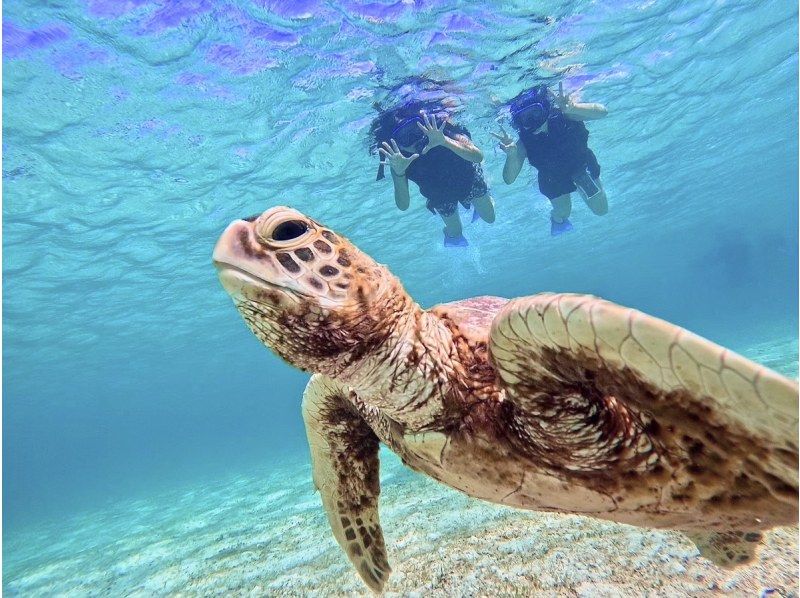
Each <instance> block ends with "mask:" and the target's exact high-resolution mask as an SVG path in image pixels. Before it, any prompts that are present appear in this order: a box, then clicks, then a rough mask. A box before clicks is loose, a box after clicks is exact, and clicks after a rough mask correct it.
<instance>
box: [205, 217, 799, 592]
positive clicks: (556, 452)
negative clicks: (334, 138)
mask: <svg viewBox="0 0 800 598" xmlns="http://www.w3.org/2000/svg"><path fill="white" fill-rule="evenodd" d="M213 259H214V263H215V265H216V267H217V269H218V273H219V277H220V280H221V282H222V284H223V286H224V287H225V289H226V290H227V292H228V293H229V294H230V295H231V296H232V298H233V300H234V303H235V304H236V307H237V309H238V310H239V312H240V313H241V315H242V317H243V318H244V320H245V322H246V323H247V325H248V326H249V327H250V329H251V330H252V331H253V332H254V333H255V335H256V336H257V337H258V338H259V339H261V341H263V342H264V344H266V345H267V346H268V347H269V348H270V349H272V350H273V351H274V352H275V353H277V354H278V355H279V356H280V357H282V358H283V359H284V360H286V361H288V362H289V363H290V364H292V365H294V366H296V367H298V368H300V369H301V370H304V371H306V372H311V373H312V374H313V375H312V376H311V380H310V381H309V383H308V386H307V387H306V390H305V392H304V396H303V406H302V410H303V418H304V421H305V426H306V431H307V434H308V441H309V445H310V448H311V460H312V466H313V467H312V469H313V478H314V483H315V485H316V487H317V489H318V490H319V491H320V494H321V497H322V504H323V506H324V508H325V511H326V513H327V516H328V521H329V522H330V525H331V528H332V530H333V534H334V536H335V537H336V540H337V541H338V543H339V544H340V546H341V547H342V549H343V550H344V551H345V553H346V554H347V556H348V558H349V559H350V561H351V562H352V564H353V565H354V566H355V568H356V569H357V571H358V573H359V575H360V576H361V578H362V579H363V581H364V582H365V583H366V584H367V585H368V586H369V587H370V588H371V589H372V590H373V591H376V592H377V591H381V590H382V588H383V586H384V584H385V583H386V580H387V579H388V577H389V573H390V568H389V563H388V560H387V554H386V548H385V544H384V539H383V533H382V530H381V526H380V523H379V520H378V494H379V492H380V488H379V479H378V446H379V443H381V442H382V443H384V444H385V445H386V446H387V447H389V449H391V450H392V451H394V452H395V453H397V454H398V455H399V456H400V458H401V459H402V460H403V462H404V463H405V464H406V465H407V466H409V467H411V468H412V469H414V470H416V471H419V472H423V473H425V474H427V475H429V476H431V477H433V478H435V479H436V480H439V481H440V482H442V483H444V484H447V485H448V486H451V487H452V488H456V489H457V490H460V491H462V492H465V493H466V494H468V495H470V496H474V497H477V498H481V499H484V500H487V501H491V502H494V503H499V504H503V505H510V506H513V507H519V508H524V509H533V510H538V511H559V512H568V513H579V514H582V515H589V516H592V517H599V518H602V519H608V520H611V521H618V522H622V523H628V524H633V525H638V526H644V527H657V528H671V529H677V530H682V531H684V532H685V533H686V534H687V535H688V536H689V537H690V538H691V539H692V540H693V541H694V542H695V544H696V545H697V546H698V548H699V550H700V554H701V555H703V556H706V557H708V558H710V559H711V560H712V561H714V562H715V563H717V564H720V565H724V566H735V565H737V564H741V563H746V562H748V561H750V560H751V559H752V558H753V555H754V551H755V547H756V546H757V545H758V543H759V541H760V539H761V534H760V533H759V532H760V531H761V530H766V529H769V528H771V527H774V526H777V525H788V524H796V523H797V520H798V491H797V478H798V475H797V469H798V453H797V444H796V441H797V434H798V400H797V399H798V388H797V384H796V383H795V382H794V381H791V380H789V379H786V378H784V377H782V376H780V375H778V374H776V373H775V372H773V371H771V370H769V369H767V368H764V367H761V366H759V365H757V364H755V363H753V362H751V361H749V360H747V359H744V358H743V357H740V356H739V355H737V354H735V353H732V352H730V351H728V350H726V349H724V348H722V347H720V346H718V345H715V344H714V343H712V342H709V341H707V340H705V339H702V338H700V337H698V336H696V335H694V334H692V333H690V332H687V331H686V330H683V329H681V328H679V327H677V326H674V325H672V324H669V323H667V322H665V321H663V320H659V319H657V318H653V317H650V316H647V315H645V314H643V313H641V312H638V311H635V310H633V309H628V308H625V307H621V306H619V305H616V304H614V303H610V302H608V301H604V300H602V299H599V298H596V297H593V296H589V295H576V294H554V293H542V294H538V295H533V296H530V297H523V298H520V299H513V300H506V299H501V298H498V297H475V298H472V299H467V300H465V301H457V302H454V303H447V304H443V305H438V306H436V307H433V308H431V309H427V310H426V309H422V308H421V307H420V306H419V305H417V304H416V303H415V302H414V301H413V300H412V299H411V297H409V295H408V294H407V293H406V292H405V290H404V289H403V287H402V285H401V284H400V282H399V281H398V280H397V279H396V278H395V277H394V276H393V275H392V274H391V273H390V272H389V271H388V269H387V268H386V267H385V266H383V265H381V264H378V263H376V262H375V261H374V260H372V259H371V258H370V257H369V256H367V255H366V254H364V253H362V252H361V251H359V250H358V249H357V248H356V247H354V246H353V245H352V244H351V243H350V242H349V241H347V240H346V239H345V238H343V237H342V236H340V235H338V234H336V233H335V232H333V231H332V230H331V229H329V228H326V227H325V226H323V225H321V224H319V223H318V222H316V221H314V220H313V219H311V218H309V217H307V216H305V215H303V214H301V213H299V212H297V211H295V210H293V209H290V208H286V207H276V208H272V209H270V210H267V211H266V212H264V213H263V214H261V215H260V216H254V217H250V218H245V219H242V220H236V221H234V222H232V223H231V224H230V225H229V226H228V228H227V229H226V230H225V232H224V233H223V234H222V236H221V238H220V239H219V241H218V243H217V245H216V248H215V249H214V257H213Z"/></svg>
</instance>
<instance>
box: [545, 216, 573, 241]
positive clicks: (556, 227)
mask: <svg viewBox="0 0 800 598" xmlns="http://www.w3.org/2000/svg"><path fill="white" fill-rule="evenodd" d="M571 230H572V223H571V222H570V221H569V219H566V220H564V222H556V221H555V220H553V219H552V218H551V219H550V234H551V235H553V236H554V237H557V236H558V235H563V234H564V233H568V232H569V231H571Z"/></svg>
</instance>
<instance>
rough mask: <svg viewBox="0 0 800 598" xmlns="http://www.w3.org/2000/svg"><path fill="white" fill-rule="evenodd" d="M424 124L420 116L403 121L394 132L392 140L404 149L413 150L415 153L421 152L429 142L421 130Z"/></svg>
mask: <svg viewBox="0 0 800 598" xmlns="http://www.w3.org/2000/svg"><path fill="white" fill-rule="evenodd" d="M421 124H422V118H420V117H419V116H412V117H411V118H407V119H405V120H403V121H400V122H399V123H398V124H397V126H396V127H395V128H394V130H393V131H392V139H394V140H395V141H396V142H397V145H398V146H400V147H401V148H402V147H410V148H413V149H414V151H415V152H420V151H422V149H423V148H424V147H425V144H426V142H427V140H426V135H425V133H424V132H423V131H422V129H420V128H419V125H421Z"/></svg>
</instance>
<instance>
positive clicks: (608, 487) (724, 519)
mask: <svg viewBox="0 0 800 598" xmlns="http://www.w3.org/2000/svg"><path fill="white" fill-rule="evenodd" d="M489 351H490V355H491V359H492V363H493V364H494V365H495V367H496V368H497V371H498V374H499V376H498V377H499V379H500V382H501V385H502V386H503V388H504V390H505V393H506V398H507V400H508V401H509V402H510V403H511V408H510V411H511V416H510V420H509V421H510V422H511V424H510V427H511V428H512V430H511V432H512V436H513V437H516V438H517V444H518V446H519V447H520V448H521V450H523V451H528V452H529V453H530V456H531V457H532V458H534V459H535V460H536V462H539V463H541V464H542V466H543V467H545V468H547V469H549V470H551V471H556V472H557V473H558V475H560V476H561V477H564V478H566V479H570V480H571V481H576V482H579V481H580V480H581V479H583V480H584V481H583V482H581V483H583V484H584V485H592V486H593V487H595V488H602V489H603V490H605V491H607V492H608V493H609V494H614V495H615V497H616V499H617V500H618V501H623V500H624V499H630V498H631V497H632V496H634V498H635V500H634V501H633V503H634V504H632V505H629V506H628V507H626V508H634V507H639V506H640V507H641V508H642V509H652V510H653V511H660V512H663V511H664V510H670V511H674V513H675V519H674V521H675V522H676V524H677V523H681V526H680V527H684V526H683V523H682V522H688V523H687V526H688V525H689V523H692V522H691V514H692V513H701V512H702V515H698V517H697V525H698V526H701V525H703V524H712V523H713V525H714V526H720V527H725V526H727V525H731V526H733V525H740V524H742V521H746V522H749V521H750V518H749V516H750V515H752V514H753V513H758V512H760V511H761V510H762V509H765V508H769V509H770V513H769V514H766V513H765V514H764V521H763V526H768V523H767V521H766V520H767V519H770V520H771V523H772V524H782V523H794V522H796V521H797V512H796V510H797V445H796V437H797V384H796V383H795V382H794V381H791V380H788V379H786V378H784V377H782V376H780V375H778V374H776V373H775V372H772V371H770V370H768V369H767V368H764V367H761V366H759V365H757V364H755V363H753V362H751V361H749V360H747V359H745V358H743V357H740V356H738V355H736V354H734V353H732V352H730V351H728V350H726V349H724V348H722V347H720V346H718V345H715V344H714V343H711V342H709V341H707V340H705V339H702V338H700V337H698V336H696V335H694V334H692V333H690V332H687V331H686V330H683V329H682V328H679V327H677V326H674V325H672V324H669V323H668V322H665V321H663V320H659V319H657V318H653V317H650V316H647V315H645V314H643V313H641V312H638V311H635V310H632V309H627V308H624V307H621V306H619V305H616V304H613V303H610V302H607V301H604V300H601V299H598V298H596V297H592V296H588V295H572V294H541V295H535V296H532V297H526V298H521V299H515V300H512V301H510V302H509V303H508V304H507V305H506V306H505V307H503V309H502V310H501V311H500V312H499V313H498V314H497V316H496V317H495V319H494V320H493V322H492V328H491V333H490V343H489ZM637 493H638V495H637ZM622 508H623V505H622V503H621V502H620V509H622ZM682 513H683V514H682ZM731 513H733V514H732V515H731ZM737 517H738V518H739V519H737ZM676 527H678V526H677V525H676ZM758 527H759V528H760V527H762V525H759V526H758ZM745 529H747V528H745ZM751 529H753V528H751Z"/></svg>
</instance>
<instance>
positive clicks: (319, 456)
mask: <svg viewBox="0 0 800 598" xmlns="http://www.w3.org/2000/svg"><path fill="white" fill-rule="evenodd" d="M348 392H349V391H348V389H347V388H346V387H343V386H342V385H340V384H338V383H337V382H335V381H333V380H331V379H330V378H327V377H325V376H321V375H314V376H313V377H312V378H311V380H310V381H309V383H308V386H306V390H305V392H304V394H303V420H304V421H305V425H306V434H307V436H308V444H309V447H310V449H311V464H312V470H313V476H314V485H315V486H316V488H317V490H319V493H320V495H321V497H322V505H323V507H324V508H325V513H326V514H327V515H328V521H329V522H330V525H331V529H332V530H333V535H334V537H335V538H336V541H337V542H338V543H339V546H341V547H342V550H344V551H345V553H347V557H348V558H349V559H350V562H351V563H353V566H355V568H356V570H357V571H358V574H359V575H360V576H361V579H363V580H364V582H365V583H366V584H367V585H368V586H369V587H370V589H372V590H374V591H375V592H380V591H381V590H382V589H383V586H384V584H385V583H386V580H387V579H389V574H390V573H391V568H390V567H389V563H388V561H387V558H386V546H385V544H384V541H383V531H382V530H381V524H380V521H379V519H378V495H379V494H380V481H379V478H378V468H379V463H378V438H377V436H375V433H374V432H373V431H372V429H371V428H370V427H369V426H368V425H367V424H366V422H364V420H363V419H362V418H361V417H360V416H359V415H358V413H356V411H355V409H354V408H353V407H352V406H351V404H350V403H349V402H348V400H347V393H348Z"/></svg>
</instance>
